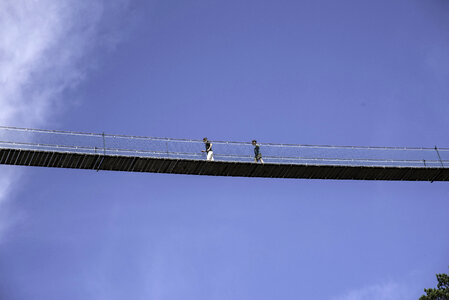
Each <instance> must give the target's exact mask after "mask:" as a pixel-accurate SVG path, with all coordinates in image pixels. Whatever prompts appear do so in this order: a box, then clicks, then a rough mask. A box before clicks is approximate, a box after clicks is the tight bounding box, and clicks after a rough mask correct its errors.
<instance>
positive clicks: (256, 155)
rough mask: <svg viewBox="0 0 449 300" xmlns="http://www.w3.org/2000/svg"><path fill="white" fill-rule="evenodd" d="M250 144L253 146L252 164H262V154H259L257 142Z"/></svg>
mask: <svg viewBox="0 0 449 300" xmlns="http://www.w3.org/2000/svg"><path fill="white" fill-rule="evenodd" d="M251 144H253V146H254V162H255V163H258V162H261V163H263V159H262V153H260V146H259V145H257V141H256V140H253V141H252V143H251Z"/></svg>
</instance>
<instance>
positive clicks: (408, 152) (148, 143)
mask: <svg viewBox="0 0 449 300" xmlns="http://www.w3.org/2000/svg"><path fill="white" fill-rule="evenodd" d="M212 143H213V151H214V159H215V160H216V161H235V162H252V161H254V147H253V146H252V145H251V143H250V142H227V141H212ZM259 145H260V152H261V153H262V156H263V160H264V161H265V163H276V164H302V165H304V164H306V165H345V166H394V167H419V168H426V167H433V168H435V167H439V168H447V167H449V148H436V147H435V148H405V147H361V146H318V145H291V144H270V143H259ZM0 148H8V149H27V150H40V151H57V152H71V153H88V154H103V155H125V156H139V157H155V158H172V159H193V160H204V159H206V154H205V153H203V152H201V150H204V149H205V146H204V143H203V142H202V141H201V140H189V139H171V138H157V137H142V136H126V135H113V134H104V133H82V132H70V131H56V130H41V129H29V128H17V127H2V126H0Z"/></svg>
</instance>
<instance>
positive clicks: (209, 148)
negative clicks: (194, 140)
mask: <svg viewBox="0 0 449 300" xmlns="http://www.w3.org/2000/svg"><path fill="white" fill-rule="evenodd" d="M203 142H204V146H206V150H201V152H206V153H207V158H206V160H209V161H213V160H214V152H213V151H212V143H211V142H210V141H209V140H208V139H207V137H205V138H204V139H203Z"/></svg>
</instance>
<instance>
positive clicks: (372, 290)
mask: <svg viewBox="0 0 449 300" xmlns="http://www.w3.org/2000/svg"><path fill="white" fill-rule="evenodd" d="M332 299H333V300H399V299H416V290H415V289H414V288H412V289H410V287H409V286H407V285H406V284H403V283H398V282H393V281H389V282H385V283H380V284H374V285H369V286H364V287H361V288H357V289H353V290H350V291H348V292H347V293H345V294H343V295H340V296H338V297H335V298H332Z"/></svg>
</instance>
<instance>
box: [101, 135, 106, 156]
mask: <svg viewBox="0 0 449 300" xmlns="http://www.w3.org/2000/svg"><path fill="white" fill-rule="evenodd" d="M102 136H103V154H104V155H106V141H105V139H104V132H103V134H102Z"/></svg>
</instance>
